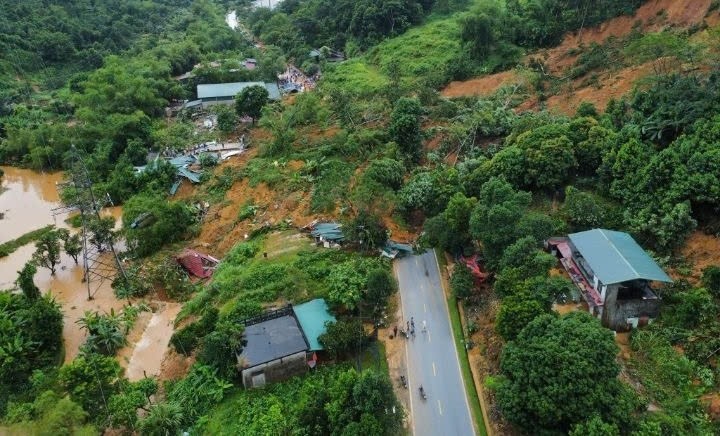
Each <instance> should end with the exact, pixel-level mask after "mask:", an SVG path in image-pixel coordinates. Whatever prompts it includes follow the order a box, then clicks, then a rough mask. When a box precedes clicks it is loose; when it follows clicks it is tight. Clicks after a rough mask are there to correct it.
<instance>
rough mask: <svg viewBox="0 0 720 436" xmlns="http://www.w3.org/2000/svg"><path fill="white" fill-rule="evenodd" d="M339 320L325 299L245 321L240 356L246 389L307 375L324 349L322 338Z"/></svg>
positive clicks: (239, 361)
mask: <svg viewBox="0 0 720 436" xmlns="http://www.w3.org/2000/svg"><path fill="white" fill-rule="evenodd" d="M333 321H335V317H333V316H332V315H331V314H330V313H329V312H328V307H327V303H325V300H323V299H315V300H312V301H309V302H307V303H303V304H300V305H297V306H292V305H288V306H286V307H283V308H281V309H277V310H273V311H270V312H267V313H264V314H262V315H259V316H256V317H253V318H249V319H247V320H245V321H243V324H244V325H245V332H244V338H245V339H244V342H245V344H244V346H243V349H242V351H241V352H240V353H238V354H237V360H238V369H239V371H240V375H241V379H242V383H243V386H245V388H253V387H261V386H264V385H265V384H267V383H273V382H277V381H281V380H285V379H288V378H290V377H292V376H295V375H299V374H303V373H305V372H307V371H308V369H309V368H312V367H314V366H315V364H316V362H317V354H316V352H317V351H321V350H322V349H323V347H322V345H321V344H320V342H319V340H318V338H319V337H320V335H322V334H323V333H325V327H326V323H327V322H333Z"/></svg>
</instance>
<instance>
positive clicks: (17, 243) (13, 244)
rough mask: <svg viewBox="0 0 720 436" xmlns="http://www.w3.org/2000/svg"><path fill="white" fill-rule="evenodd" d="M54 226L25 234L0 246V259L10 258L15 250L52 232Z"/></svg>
mask: <svg viewBox="0 0 720 436" xmlns="http://www.w3.org/2000/svg"><path fill="white" fill-rule="evenodd" d="M54 227H55V226H53V225H49V226H46V227H43V228H41V229H37V230H33V231H32V232H27V233H25V234H24V235H22V236H20V237H19V238H17V239H13V240H12V241H8V242H5V243H4V244H0V257H5V256H10V254H12V253H13V252H14V251H15V250H17V249H18V248H20V247H22V246H23V245H26V244H29V243H31V242H33V241H37V240H38V239H40V238H41V237H42V236H43V235H44V234H45V233H47V232H49V231H50V230H52V229H53V228H54Z"/></svg>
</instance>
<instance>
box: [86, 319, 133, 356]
mask: <svg viewBox="0 0 720 436" xmlns="http://www.w3.org/2000/svg"><path fill="white" fill-rule="evenodd" d="M77 323H78V324H79V325H80V328H83V329H85V330H87V332H88V338H87V341H86V342H85V344H86V345H87V346H88V347H89V348H90V349H91V350H93V351H95V352H98V353H101V354H106V355H108V356H110V355H113V354H115V352H116V351H117V350H118V349H120V348H122V347H123V346H125V344H126V340H125V332H124V331H123V324H124V323H123V320H122V317H121V316H119V315H117V314H115V311H114V310H110V313H106V314H104V315H101V314H99V313H98V312H90V311H86V312H85V314H84V315H83V317H82V318H80V319H78V320H77Z"/></svg>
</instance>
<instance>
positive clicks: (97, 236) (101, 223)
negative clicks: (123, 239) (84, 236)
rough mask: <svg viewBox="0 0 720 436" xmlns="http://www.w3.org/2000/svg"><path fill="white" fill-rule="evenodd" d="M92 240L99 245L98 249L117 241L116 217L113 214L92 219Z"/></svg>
mask: <svg viewBox="0 0 720 436" xmlns="http://www.w3.org/2000/svg"><path fill="white" fill-rule="evenodd" d="M88 228H89V229H90V234H91V235H90V242H91V243H92V244H93V245H95V247H97V249H98V251H103V250H105V248H106V247H109V245H110V244H112V243H113V242H114V241H115V232H114V231H113V229H114V228H115V218H113V217H111V216H106V217H102V218H100V219H92V220H90V224H89V226H88Z"/></svg>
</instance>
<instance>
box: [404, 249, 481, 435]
mask: <svg viewBox="0 0 720 436" xmlns="http://www.w3.org/2000/svg"><path fill="white" fill-rule="evenodd" d="M395 270H396V273H397V276H398V283H399V286H400V296H401V300H402V313H403V316H404V318H405V319H404V320H403V322H406V321H410V319H411V317H412V318H414V321H415V338H414V339H413V338H412V336H411V337H410V338H409V339H407V348H406V352H407V366H408V368H407V377H408V381H409V386H408V389H410V409H411V413H412V432H413V434H414V435H415V436H423V435H433V436H435V435H438V436H444V435H448V436H449V435H452V436H465V435H474V428H473V423H472V418H471V415H470V406H469V404H468V400H467V395H466V393H465V385H464V384H463V380H462V372H461V371H460V363H459V360H458V354H457V350H456V349H455V345H454V344H453V337H452V329H451V326H450V315H449V312H448V308H447V303H446V300H445V295H444V293H443V290H442V285H441V283H440V271H439V269H438V263H437V260H436V258H435V253H434V252H433V251H428V252H425V253H424V254H422V255H419V256H409V257H404V258H401V259H398V260H397V261H396V269H395ZM426 271H427V273H426ZM423 321H425V323H426V326H427V331H426V332H424V333H423V332H422V328H423ZM398 335H399V336H400V338H399V339H401V340H405V339H404V338H403V337H402V335H400V334H399V333H398ZM420 385H422V386H423V388H424V389H425V392H426V393H427V399H425V400H423V399H422V398H421V397H420V392H419V387H420Z"/></svg>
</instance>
